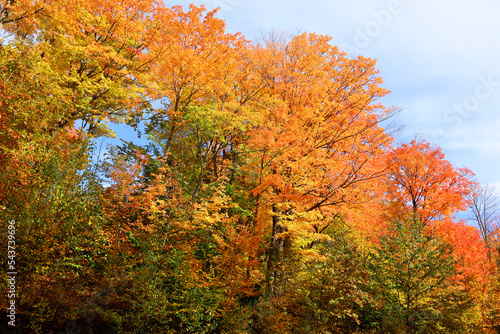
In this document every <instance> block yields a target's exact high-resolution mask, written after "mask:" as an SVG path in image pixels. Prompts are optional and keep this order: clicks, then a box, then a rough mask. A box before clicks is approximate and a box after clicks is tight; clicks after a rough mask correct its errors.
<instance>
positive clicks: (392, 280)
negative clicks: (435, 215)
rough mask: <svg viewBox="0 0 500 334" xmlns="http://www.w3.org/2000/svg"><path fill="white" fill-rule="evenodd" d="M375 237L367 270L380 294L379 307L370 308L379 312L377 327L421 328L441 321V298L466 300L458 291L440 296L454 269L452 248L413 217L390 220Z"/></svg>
mask: <svg viewBox="0 0 500 334" xmlns="http://www.w3.org/2000/svg"><path fill="white" fill-rule="evenodd" d="M379 239H380V245H379V246H377V247H376V248H375V249H374V250H373V251H372V252H371V254H370V271H371V273H372V275H373V280H374V282H376V284H377V288H376V289H380V290H378V291H379V293H381V294H382V296H383V297H382V298H383V302H382V303H383V307H382V310H379V311H376V312H375V313H377V314H378V316H379V317H381V318H380V319H379V320H380V326H381V327H382V328H381V329H383V328H384V327H385V329H386V330H388V331H391V332H395V333H421V332H436V331H437V330H438V328H439V327H440V326H443V325H444V326H446V320H445V319H444V318H445V317H444V315H446V314H447V311H448V310H446V309H443V308H441V307H442V306H444V304H442V300H445V299H446V298H453V300H455V302H456V303H462V304H464V303H466V302H467V300H466V299H464V296H462V297H460V296H452V295H451V294H449V295H448V296H444V295H443V296H441V295H442V294H443V293H445V290H443V289H444V288H446V287H447V286H448V285H450V280H449V279H450V278H451V277H452V276H453V275H455V273H456V271H455V261H456V260H455V258H454V257H453V252H452V248H451V247H450V246H448V245H447V244H445V243H444V242H443V241H441V240H439V239H438V238H437V237H435V236H433V235H432V233H431V230H430V229H429V228H427V227H426V226H425V224H423V223H422V222H419V221H417V220H410V221H406V222H399V221H395V222H394V223H393V224H391V225H390V226H389V231H388V234H387V235H386V236H381V237H380V238H379ZM451 291H452V292H453V290H451ZM460 298H462V300H460ZM436 301H439V302H438V303H437V305H438V307H437V308H436ZM454 306H456V305H450V307H454ZM463 311H464V310H463ZM373 320H374V319H372V321H373ZM454 326H456V324H455V325H454Z"/></svg>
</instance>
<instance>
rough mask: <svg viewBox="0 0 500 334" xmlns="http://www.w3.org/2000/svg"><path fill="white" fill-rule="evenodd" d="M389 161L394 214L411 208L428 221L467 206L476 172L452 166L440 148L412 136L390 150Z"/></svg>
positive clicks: (464, 208)
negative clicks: (413, 138)
mask: <svg viewBox="0 0 500 334" xmlns="http://www.w3.org/2000/svg"><path fill="white" fill-rule="evenodd" d="M387 161H388V175H387V179H388V180H387V194H388V198H389V204H388V206H389V207H390V208H391V209H390V210H392V212H393V214H396V215H398V212H399V213H402V214H403V215H404V212H411V213H412V215H413V216H414V217H415V218H417V219H419V220H420V221H422V222H423V223H424V224H428V223H429V222H431V221H435V220H442V219H446V218H450V217H452V215H453V214H454V213H457V212H459V211H465V210H466V209H467V205H468V204H469V199H468V197H467V196H468V195H469V194H471V193H472V186H473V184H474V183H473V182H472V181H471V180H470V179H471V176H472V175H473V174H472V172H471V171H470V170H468V169H467V168H456V167H454V166H452V164H451V163H450V162H449V161H447V160H446V159H445V157H444V154H443V153H442V151H441V149H440V148H438V147H435V146H432V145H431V144H430V143H427V142H426V141H417V140H413V141H412V142H411V143H410V144H402V145H401V146H400V147H397V148H395V149H394V150H393V151H392V152H390V153H389V154H388V158H387ZM389 215H391V213H389ZM396 217H397V216H396Z"/></svg>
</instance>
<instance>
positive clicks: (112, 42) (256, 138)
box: [0, 0, 500, 334]
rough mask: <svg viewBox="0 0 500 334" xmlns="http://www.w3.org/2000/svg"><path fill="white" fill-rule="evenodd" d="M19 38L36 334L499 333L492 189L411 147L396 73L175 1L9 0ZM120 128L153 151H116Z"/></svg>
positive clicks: (12, 121)
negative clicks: (462, 216)
mask: <svg viewBox="0 0 500 334" xmlns="http://www.w3.org/2000/svg"><path fill="white" fill-rule="evenodd" d="M0 24H2V31H3V32H4V33H6V34H9V37H8V38H5V39H3V40H2V41H1V44H0V167H1V168H2V173H1V174H0V220H1V221H2V226H3V227H5V226H6V225H5V224H6V223H7V222H9V221H15V222H16V266H17V268H16V269H17V272H18V276H17V278H18V283H17V284H18V285H17V288H18V293H17V297H16V303H17V305H18V308H17V310H18V313H17V324H18V326H19V327H18V328H22V331H23V332H25V333H52V332H61V331H64V332H78V331H79V332H82V333H83V332H89V333H207V334H208V333H210V334H211V333H361V332H365V333H402V332H406V333H408V332H412V333H422V332H425V333H460V332H464V333H465V332H467V333H472V332H476V333H491V332H492V331H493V330H494V329H495V328H497V327H495V326H498V324H499V314H500V311H499V310H500V306H499V305H498V296H499V291H500V288H499V284H498V282H499V279H498V278H499V276H498V275H499V274H498V267H497V262H498V259H499V256H498V254H496V253H495V252H493V250H494V249H495V247H496V248H498V231H497V230H496V229H495V228H496V227H495V226H494V225H491V224H489V225H488V229H487V231H486V229H485V228H483V230H484V231H482V232H483V235H482V236H483V239H484V240H483V239H481V234H480V233H479V231H478V230H477V229H476V228H474V227H471V226H468V225H465V224H464V223H463V222H460V221H456V220H455V219H454V217H453V214H455V213H457V212H459V211H461V210H464V209H465V208H466V207H467V206H468V205H469V204H470V203H471V201H470V200H471V198H474V196H475V195H477V194H476V192H475V191H474V189H473V187H474V185H475V183H474V182H472V181H471V180H470V178H471V176H472V173H471V172H470V171H469V170H467V169H460V168H456V167H454V166H452V165H451V164H450V163H449V162H448V161H447V160H446V159H445V158H444V155H443V154H442V152H441V150H440V149H439V148H437V147H434V146H432V145H430V144H429V143H427V142H425V141H421V142H418V141H412V142H411V143H410V144H402V145H401V146H399V147H397V148H393V147H392V142H393V138H392V137H391V134H390V133H389V131H388V130H387V129H385V128H384V127H383V126H382V125H381V122H383V121H384V120H386V119H388V118H390V117H391V116H392V115H393V113H394V112H395V111H397V109H395V108H386V107H385V106H384V105H382V104H381V103H379V102H378V99H379V98H381V97H383V96H385V95H386V94H387V93H388V91H387V90H386V89H384V88H382V87H381V84H382V79H381V78H380V76H379V73H378V72H377V70H376V68H375V60H372V59H369V58H365V57H362V56H359V57H357V58H350V57H348V56H347V55H346V54H345V53H343V52H341V51H339V50H338V49H337V48H336V47H334V46H332V45H331V44H330V43H331V38H330V37H328V36H321V35H318V34H314V33H303V34H299V35H296V36H287V35H285V34H272V35H270V36H268V38H265V39H264V40H263V41H261V42H260V43H253V42H250V41H248V40H246V39H245V38H244V37H242V36H241V35H240V34H231V33H228V32H227V31H226V30H225V23H224V21H222V20H220V19H218V18H217V17H216V11H211V12H206V11H205V8H204V7H196V6H190V7H189V10H187V11H184V10H183V9H182V8H181V7H180V6H174V7H172V8H167V7H166V6H165V5H164V4H163V2H157V1H153V0H140V1H131V0H124V1H112V0H92V1H83V0H60V1H46V0H19V1H5V2H4V3H3V4H2V7H0ZM117 123H126V124H128V125H130V126H132V127H136V128H137V126H138V125H141V128H143V129H144V135H145V137H146V138H147V140H148V144H147V145H145V146H140V145H137V143H134V142H127V141H123V142H122V144H121V145H118V146H110V147H107V148H106V149H105V151H106V152H105V154H103V155H102V156H101V154H100V153H98V152H100V151H101V149H102V148H99V147H97V144H96V143H98V142H99V139H100V138H101V137H103V136H113V131H112V130H111V128H112V125H113V124H117ZM108 125H109V127H108ZM485 231H486V232H487V233H486V234H485ZM7 239H8V236H7V234H6V233H1V234H0V242H2V243H4V244H6V243H7ZM6 261H7V260H6V259H5V258H3V259H2V266H4V268H5V267H6V265H7V262H6ZM2 277H4V278H6V276H5V275H3V276H2ZM0 289H1V290H2V291H4V292H5V291H6V289H7V281H6V280H5V279H4V280H2V281H1V282H0ZM7 302H8V301H7V300H5V299H0V306H1V308H2V310H3V311H2V312H3V313H1V315H2V316H5V313H4V312H5V310H6V307H7ZM4 319H5V318H4Z"/></svg>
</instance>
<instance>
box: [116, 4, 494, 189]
mask: <svg viewBox="0 0 500 334" xmlns="http://www.w3.org/2000/svg"><path fill="white" fill-rule="evenodd" d="M190 3H194V4H195V5H197V6H199V5H201V4H204V5H205V6H206V7H207V9H209V10H210V9H214V8H216V7H220V8H221V10H220V12H219V14H218V16H219V17H220V18H222V19H224V20H225V21H226V23H227V30H228V31H229V32H242V33H243V35H244V36H245V37H246V38H247V39H250V40H255V38H256V37H258V36H259V35H260V34H261V33H266V32H269V31H271V30H273V29H274V30H284V31H288V32H290V33H296V32H316V33H319V34H325V35H329V36H331V37H332V38H333V40H332V44H335V45H337V46H339V47H340V48H341V49H343V50H344V51H347V52H348V53H350V54H351V55H357V54H362V55H364V56H367V57H371V58H375V59H377V61H378V62H377V68H378V69H379V70H380V75H381V77H382V78H383V79H384V85H383V86H384V87H385V88H387V89H389V90H391V91H392V93H391V94H389V95H388V96H386V97H385V98H384V99H383V100H382V101H383V103H384V104H385V105H386V106H387V107H390V106H396V107H399V108H400V109H401V112H400V113H399V114H398V115H397V116H396V117H395V118H394V119H393V121H394V122H396V123H397V124H398V125H403V126H405V128H404V129H403V130H402V131H401V132H400V133H399V135H398V136H397V137H396V142H409V141H411V140H412V139H413V138H415V137H416V136H418V137H419V138H422V139H425V140H428V141H431V142H433V143H435V144H437V145H438V146H440V147H442V148H443V151H444V153H445V154H446V157H447V159H448V160H449V161H450V162H451V163H453V164H454V165H456V166H458V167H468V168H470V169H472V171H473V172H475V173H476V177H477V180H478V181H480V182H484V183H493V184H498V185H500V173H497V166H498V165H500V132H499V131H497V129H498V128H499V127H500V118H499V117H497V114H498V111H499V106H500V40H499V36H500V20H499V19H498V16H499V14H500V2H494V1H493V0H476V1H474V2H472V1H463V0H439V1H435V0H433V1H431V0H419V1H418V2H417V1H411V0H383V1H379V0H351V1H341V0H330V1H327V0H309V1H307V2H306V1H283V0H273V1H269V0H268V1H264V0H205V1H176V2H170V1H166V4H167V6H174V5H183V6H184V7H185V9H186V10H187V8H188V6H189V4H190ZM120 132H121V131H119V132H118V134H120Z"/></svg>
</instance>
